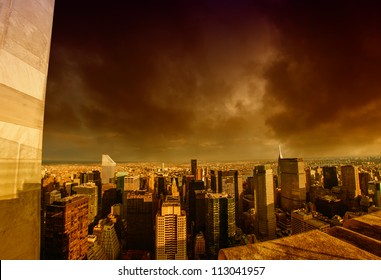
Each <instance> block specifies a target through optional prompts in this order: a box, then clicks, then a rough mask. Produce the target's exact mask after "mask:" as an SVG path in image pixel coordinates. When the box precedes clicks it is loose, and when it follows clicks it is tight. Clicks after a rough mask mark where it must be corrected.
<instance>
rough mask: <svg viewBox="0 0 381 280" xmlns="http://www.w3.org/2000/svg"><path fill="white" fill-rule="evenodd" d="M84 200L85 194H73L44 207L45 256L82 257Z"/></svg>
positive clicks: (85, 221) (85, 219) (85, 220)
mask: <svg viewBox="0 0 381 280" xmlns="http://www.w3.org/2000/svg"><path fill="white" fill-rule="evenodd" d="M88 201H89V199H88V197H87V196H82V195H73V196H68V197H65V198H62V199H60V200H57V201H54V202H53V204H51V205H48V206H46V226H45V254H44V256H45V259H48V260H49V259H50V260H82V259H85V258H86V256H87V248H88V245H87V234H88V230H87V227H88V224H89V221H88Z"/></svg>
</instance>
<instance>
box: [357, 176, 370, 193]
mask: <svg viewBox="0 0 381 280" xmlns="http://www.w3.org/2000/svg"><path fill="white" fill-rule="evenodd" d="M369 181H371V176H370V174H369V173H368V172H359V183H360V190H361V195H368V182H369Z"/></svg>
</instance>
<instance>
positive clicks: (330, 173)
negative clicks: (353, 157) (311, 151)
mask: <svg viewBox="0 0 381 280" xmlns="http://www.w3.org/2000/svg"><path fill="white" fill-rule="evenodd" d="M338 185H339V181H338V179H337V172H336V166H323V186H324V188H325V189H329V190H330V189H332V187H337V186H338Z"/></svg>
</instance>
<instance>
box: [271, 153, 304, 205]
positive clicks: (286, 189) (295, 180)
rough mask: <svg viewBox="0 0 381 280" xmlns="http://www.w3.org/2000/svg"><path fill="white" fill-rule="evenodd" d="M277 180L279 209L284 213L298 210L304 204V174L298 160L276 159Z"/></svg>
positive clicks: (280, 157)
mask: <svg viewBox="0 0 381 280" xmlns="http://www.w3.org/2000/svg"><path fill="white" fill-rule="evenodd" d="M278 180H279V185H280V187H281V208H282V209H283V210H285V211H292V210H295V209H299V208H301V207H302V206H303V204H304V203H305V202H306V174H305V171H304V161H303V159H300V158H283V157H282V156H281V154H280V156H279V159H278Z"/></svg>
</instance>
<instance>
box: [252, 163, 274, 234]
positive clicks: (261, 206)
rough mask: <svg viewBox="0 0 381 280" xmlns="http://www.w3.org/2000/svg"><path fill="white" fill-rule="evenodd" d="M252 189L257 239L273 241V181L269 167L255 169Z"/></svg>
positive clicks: (260, 166)
mask: <svg viewBox="0 0 381 280" xmlns="http://www.w3.org/2000/svg"><path fill="white" fill-rule="evenodd" d="M254 188H255V191H254V193H255V202H256V203H255V204H256V225H257V227H256V235H257V238H258V239H261V240H268V239H274V238H275V237H276V235H275V232H276V220H275V205H274V180H273V171H272V169H271V166H263V165H259V166H256V167H255V169H254Z"/></svg>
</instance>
